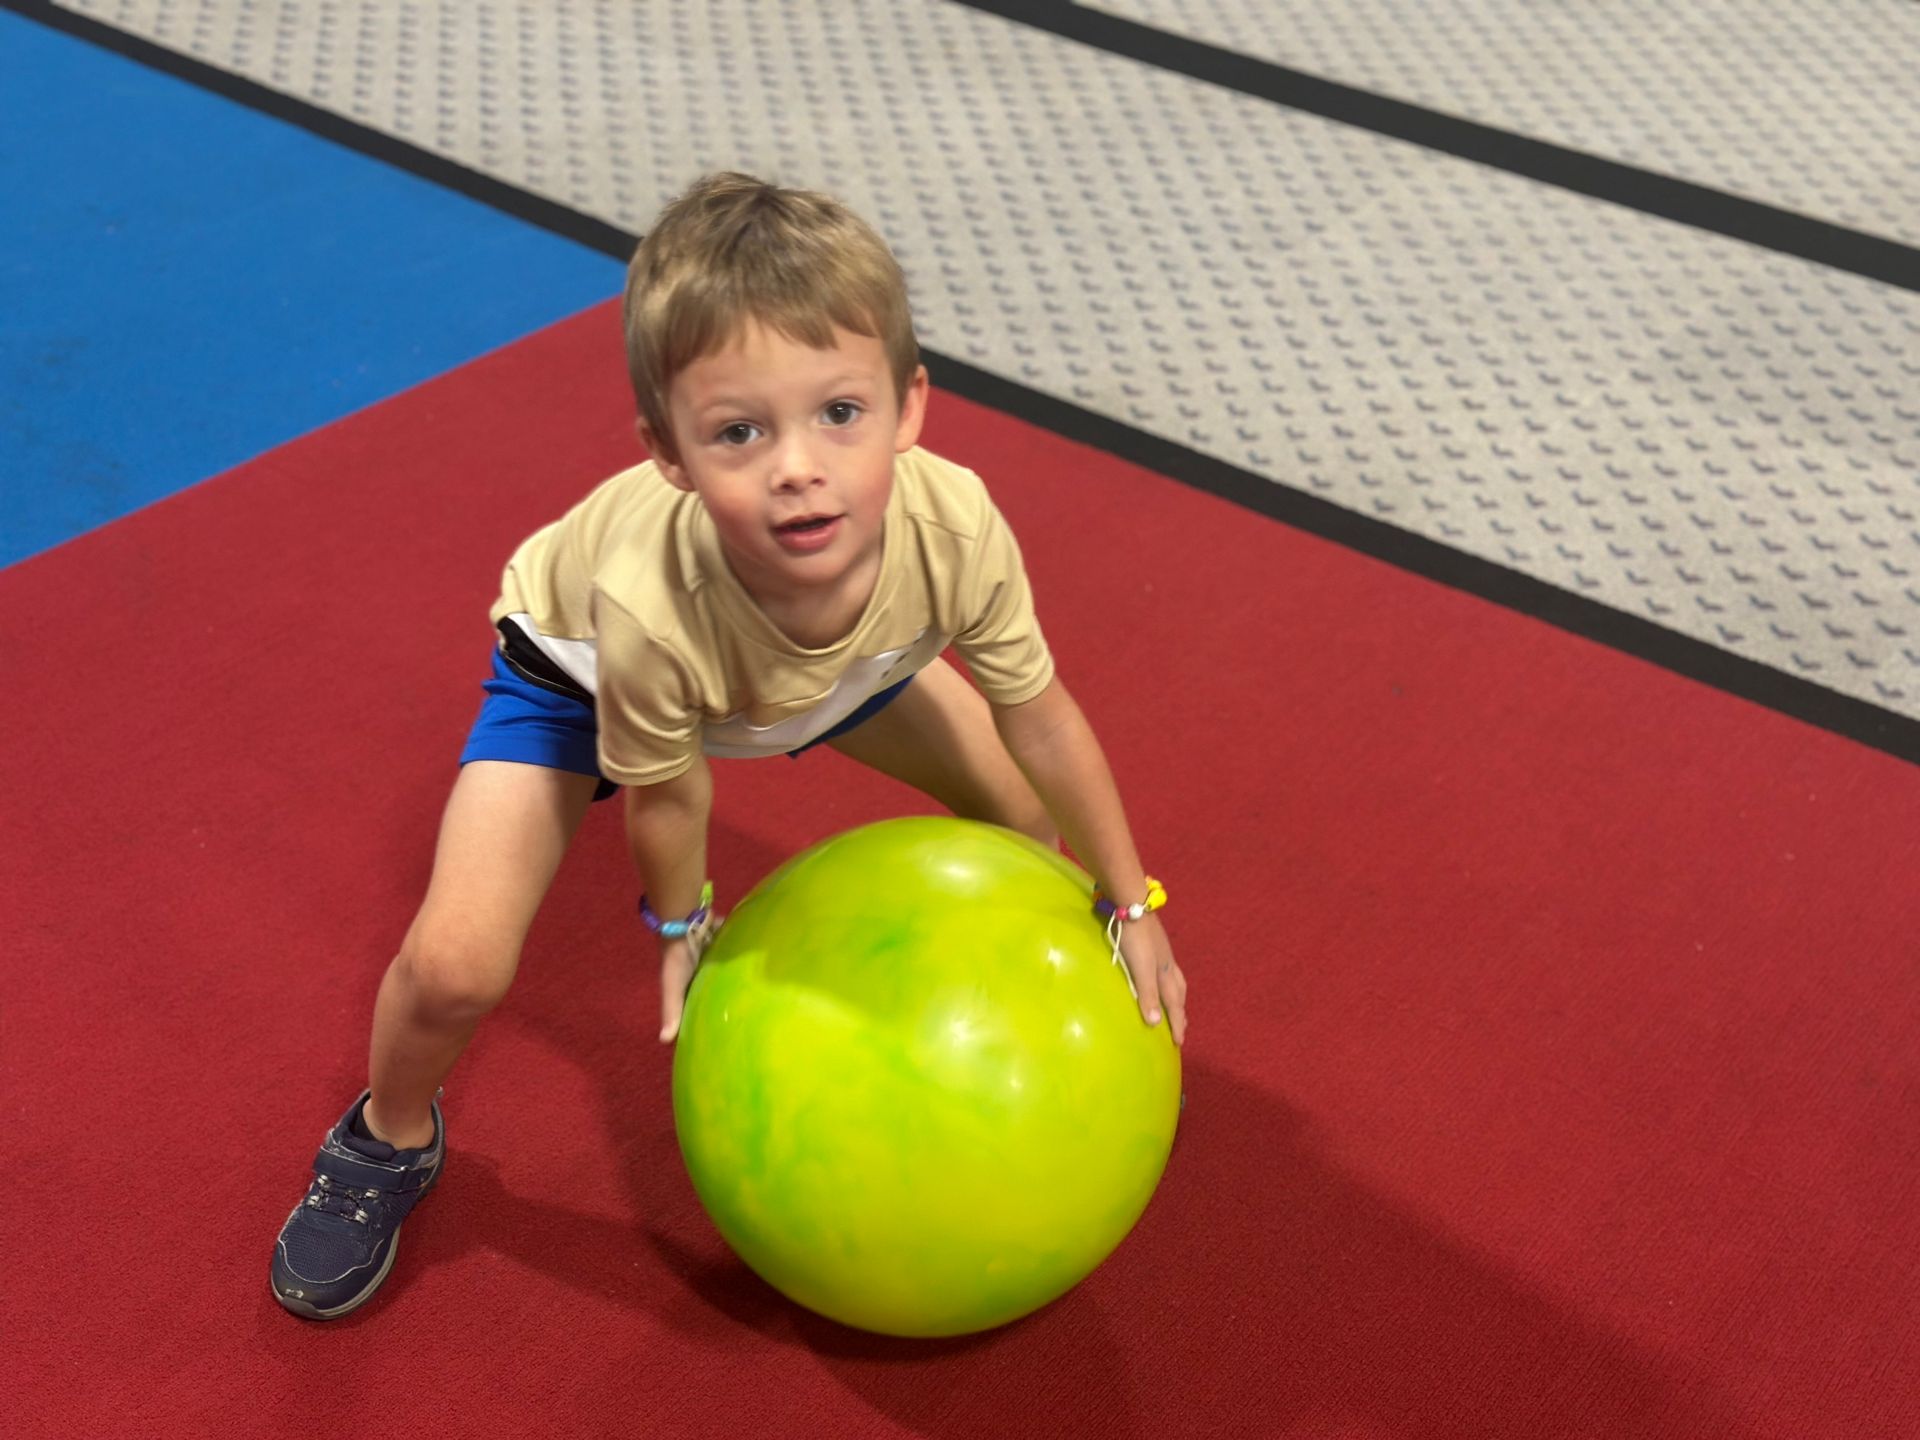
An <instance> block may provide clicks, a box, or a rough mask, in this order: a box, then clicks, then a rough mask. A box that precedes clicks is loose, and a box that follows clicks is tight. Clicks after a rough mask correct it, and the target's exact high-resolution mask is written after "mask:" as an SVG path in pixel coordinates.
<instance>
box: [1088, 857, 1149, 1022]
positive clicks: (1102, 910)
mask: <svg viewBox="0 0 1920 1440" xmlns="http://www.w3.org/2000/svg"><path fill="white" fill-rule="evenodd" d="M1166 903H1167V887H1166V886H1164V885H1162V884H1161V883H1160V882H1159V881H1158V880H1156V879H1154V878H1153V877H1152V876H1151V875H1149V876H1147V898H1146V899H1144V900H1141V901H1138V902H1136V903H1135V904H1132V905H1117V904H1115V903H1114V902H1113V901H1111V900H1109V899H1108V898H1107V897H1106V896H1105V895H1104V894H1102V893H1101V891H1100V890H1099V888H1098V887H1097V886H1096V887H1095V889H1094V892H1093V913H1094V914H1096V915H1098V916H1099V917H1100V918H1101V919H1103V920H1105V921H1106V922H1107V943H1108V944H1110V945H1112V946H1113V963H1114V964H1115V965H1117V966H1119V967H1120V973H1121V974H1122V975H1124V976H1126V977H1127V989H1128V990H1129V991H1130V992H1132V994H1133V998H1134V999H1136V1000H1138V999H1139V998H1140V990H1139V987H1138V986H1136V985H1135V984H1134V983H1133V972H1132V971H1131V970H1129V969H1127V962H1126V957H1125V956H1123V955H1122V954H1121V953H1120V932H1121V930H1122V929H1124V928H1125V927H1126V926H1127V925H1128V924H1131V923H1132V922H1133V921H1135V920H1144V919H1146V917H1147V916H1148V915H1150V914H1152V913H1153V912H1154V911H1155V910H1158V909H1160V908H1161V907H1162V906H1164V905H1165V904H1166Z"/></svg>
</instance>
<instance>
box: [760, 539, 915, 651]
mask: <svg viewBox="0 0 1920 1440" xmlns="http://www.w3.org/2000/svg"><path fill="white" fill-rule="evenodd" d="M880 562H881V556H880V552H879V551H878V550H877V549H876V550H875V551H874V553H873V554H872V555H870V556H869V557H867V559H866V561H865V562H864V563H863V564H861V565H858V566H856V567H855V568H854V569H853V570H851V571H849V572H848V573H847V575H846V576H845V577H844V579H843V580H842V582H841V583H840V584H839V585H838V586H836V587H835V588H834V589H833V590H832V591H830V592H826V593H821V592H818V591H812V590H802V591H790V592H784V593H770V594H766V593H761V592H759V591H758V590H756V589H755V588H754V587H753V586H751V585H749V584H748V583H747V582H746V581H745V579H744V578H742V579H741V588H742V589H744V590H745V591H746V592H747V594H748V596H749V597H750V598H751V599H752V600H753V603H754V604H755V605H757V606H758V607H759V609H760V613H761V614H762V615H765V616H766V617H767V619H768V620H769V621H771V622H772V624H773V627H774V629H776V630H778V631H779V632H780V633H781V634H782V635H784V636H786V637H787V639H789V640H791V641H792V642H793V643H794V644H795V645H798V646H799V647H800V648H801V649H803V650H824V649H826V648H827V647H828V646H830V645H835V644H838V643H839V642H840V641H842V640H844V639H846V637H847V636H848V635H850V634H852V633H853V629H854V627H855V626H856V625H858V624H859V623H860V617H861V616H863V615H865V614H866V613H867V605H868V603H869V602H870V601H871V600H872V599H873V592H874V589H875V587H876V586H878V585H879V583H880ZM735 574H736V575H738V572H737V571H736V572H735Z"/></svg>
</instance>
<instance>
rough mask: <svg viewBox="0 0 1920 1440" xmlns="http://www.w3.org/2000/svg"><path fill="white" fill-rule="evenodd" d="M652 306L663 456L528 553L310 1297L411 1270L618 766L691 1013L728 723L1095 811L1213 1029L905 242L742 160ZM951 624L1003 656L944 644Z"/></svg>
mask: <svg viewBox="0 0 1920 1440" xmlns="http://www.w3.org/2000/svg"><path fill="white" fill-rule="evenodd" d="M626 333H627V355H628V365H629V369H630V371H631V374H632V379H633V388H634V394H635V397H636V399H637V401H638V404H639V412H640V421H639V433H640V438H641V440H642V442H643V443H644V444H645V445H646V447H647V449H648V451H649V452H650V453H651V454H652V456H653V459H652V460H650V461H649V462H648V463H646V464H644V465H641V466H639V467H637V468H635V469H632V470H628V471H625V472H624V473H622V474H620V475H616V476H615V477H614V478H613V479H611V480H609V481H607V482H606V483H605V484H604V485H602V486H601V487H600V488H599V489H597V490H595V491H594V492H593V493H592V494H590V495H589V496H588V497H587V498H586V499H585V500H584V501H582V502H581V503H580V504H579V505H578V506H576V507H575V508H574V509H573V510H572V511H571V512H569V513H568V514H567V515H566V516H565V517H564V518H562V519H561V520H559V521H558V522H556V523H555V524H553V525H549V526H548V527H547V528H545V529H544V530H541V531H539V532H538V533H536V534H535V535H533V536H532V537H531V538H530V539H528V540H527V541H526V542H525V543H524V544H522V545H521V547H520V549H519V550H518V551H517V552H516V553H515V554H514V556H513V558H512V560H511V561H510V562H509V563H508V566H507V569H506V574H505V578H504V581H503V584H502V593H501V596H500V599H499V600H498V602H497V603H496V604H495V606H494V611H493V618H494V621H495V623H496V625H497V627H498V630H499V632H500V643H499V647H498V649H497V651H496V653H495V655H494V659H493V677H492V678H491V679H490V680H488V681H487V682H485V686H484V688H485V690H486V692H487V699H486V701H485V703H484V704H483V706H482V708H481V712H480V716H479V719H478V720H477V721H476V722H475V724H474V728H473V732H472V735H471V736H470V738H469V740H468V744H467V748H466V751H465V752H464V754H463V755H462V757H461V761H462V768H461V771H460V776H459V779H458V781H457V782H456V783H455V785H454V787H453V794H452V797H451V798H450V800H449V801H448V804H447V810H446V814H445V817H444V819H443V820H442V823H441V830H440V840H439V845H438V848H437V850H436V852H435V857H434V864H433V876H432V880H431V881H430V883H429V885H428V888H427V894H426V899H425V900H424V902H423V903H422V905H421V907H420V912H419V914H418V916H416V918H415V919H414V922H413V925H412V927H411V928H410V929H409V930H408V932H407V935H406V938H405V939H404V940H403V941H402V943H401V946H400V952H399V954H398V955H397V956H396V957H395V959H394V960H393V962H392V964H391V965H390V966H389V967H388V970H387V973H386V978H385V979H384V980H383V981H382V983H381V986H380V993H379V999H378V1001H377V1002H376V1004H375V1007H374V1017H373V1044H372V1056H371V1061H370V1071H369V1088H368V1090H367V1091H366V1092H365V1093H363V1094H362V1095H361V1096H360V1098H359V1099H358V1100H356V1101H355V1102H354V1103H353V1105H352V1106H351V1107H350V1108H349V1109H348V1110H347V1113H346V1114H345V1115H343V1116H342V1117H341V1119H340V1121H339V1123H338V1124H337V1125H335V1126H334V1127H333V1129H332V1130H331V1131H330V1132H328V1134H327V1137H326V1139H325V1140H324V1142H323V1143H322V1145H321V1148H320V1153H319V1155H318V1157H317V1158H316V1159H315V1161H314V1166H313V1170H314V1176H313V1181H312V1184H311V1186H310V1187H309V1189H308V1191H307V1194H306V1196H305V1197H304V1198H303V1199H302V1200H301V1202H300V1203H299V1204H298V1205H297V1206H296V1207H295V1208H294V1210H293V1213H292V1214H291V1215H290V1216H289V1217H288V1219H287V1223H286V1225H285V1227H284V1228H283V1229H282V1230H281V1232H280V1238H279V1241H278V1243H277V1244H276V1245H275V1247H274V1254H273V1262H272V1270H271V1280H272V1285H273V1293H274V1296H275V1297H276V1298H277V1299H278V1300H279V1301H280V1303H281V1304H282V1305H284V1306H285V1307H286V1308H287V1309H289V1310H291V1311H293V1312H294V1313H295V1314H297V1315H303V1316H307V1317H309V1318H312V1319H322V1320H324V1319H332V1318H334V1317H335V1316H339V1315H344V1314H345V1313H347V1312H348V1311H350V1310H352V1309H354V1308H355V1307H356V1306H358V1305H360V1304H362V1303H363V1302H364V1301H366V1300H367V1299H368V1298H369V1297H370V1296H371V1295H372V1294H373V1293H374V1291H375V1290H376V1289H378V1288H379V1285H380V1282H381V1281H382V1280H384V1279H385V1278H386V1274H387V1271H388V1270H389V1268H391V1266H392V1264H393V1257H394V1252H395V1246H396V1242H397V1240H398V1238H399V1231H400V1225H401V1222H402V1221H403V1220H404V1219H405V1218H406V1216H407V1213H408V1211H409V1210H410V1209H411V1208H412V1207H413V1205H414V1204H415V1202H417V1201H418V1200H419V1199H420V1197H421V1196H422V1195H423V1194H425V1193H426V1191H427V1190H428V1188H429V1187H431V1186H432V1184H433V1183H434V1181H435V1180H436V1179H437V1178H438V1176H439V1173H440V1166H441V1162H442V1159H443V1157H444V1154H445V1132H444V1130H443V1127H442V1124H441V1116H440V1107H439V1104H438V1103H437V1095H438V1091H439V1086H440V1083H441V1081H442V1080H443V1079H445V1078H446V1075H447V1072H448V1071H449V1070H450V1069H452V1067H453V1063H454V1061H455V1060H456V1059H457V1058H458V1057H459V1055H460V1052H461V1051H462V1050H463V1049H464V1048H465V1046H466V1044H467V1042H468V1040H469V1039H471V1038H472V1035H473V1032H474V1029H475V1027H476V1026H477V1025H478V1024H479V1022H480V1020H481V1018H482V1017H483V1016H484V1015H486V1013H487V1012H488V1011H489V1010H491V1009H492V1008H493V1007H494V1006H495V1005H496V1004H498V1003H499V1001H500V999H501V998H502V996H504V995H505V994H506V991H507V986H508V984H509V983H510V982H511V981H512V979H513V974H514V970H515V967H516V966H517V965H518V964H519V960H520V947H521V944H522V942H523V941H524V939H525V937H526V933H527V929H528V927H529V925H531V923H532V921H533V916H534V911H535V909H536V908H537V907H538V905H539V903H540V900H541V898H542V897H543V896H544V895H545V893H546V890H547V887H548V885H549V884H550V882H551V881H552V879H553V875H554V871H555V869H556V868H557V867H558V865H559V863H560V858H561V855H562V853H563V852H564V851H565V849H566V847H567V844H568V842H569V841H570V840H571V838H572V836H573V834H574V831H575V829H576V828H577V827H578V826H579V824H580V822H581V820H582V818H583V817H584V816H585V814H586V811H587V807H588V805H589V804H590V803H591V802H592V801H594V800H595V799H599V798H605V797H606V796H609V795H611V794H613V793H615V791H616V790H617V791H619V792H620V793H622V794H623V795H624V804H625V810H626V833H627V838H628V842H629V844H630V847H631V849H632V852H633V858H634V861H635V864H636V866H637V867H638V869H639V871H640V874H641V876H642V879H643V883H644V885H645V891H646V893H645V896H644V898H643V900H642V916H643V918H644V919H645V920H646V921H647V924H648V928H650V929H652V930H653V931H654V932H655V933H656V935H658V936H659V937H660V1038H661V1040H662V1041H671V1040H672V1039H673V1038H674V1036H675V1035H676V1033H677V1032H678V1030H679V1026H680V1012H681V1005H682V1002H683V1000H684V998H685V995H686V991H687V986H688V984H689V982H690V981H691V980H692V978H693V971H694V966H695V964H696V963H697V961H698V959H699V950H700V947H701V946H702V944H704V941H705V936H706V934H707V932H708V928H709V926H710V923H711V920H710V913H709V912H710V905H709V900H708V897H707V892H706V891H705V888H704V887H705V879H706V873H707V870H706V861H707V855H706V847H707V818H708V812H709V808H710V804H711V801H712V796H713V786H712V780H711V777H710V775H709V772H708V768H707V759H706V757H707V756H710V755H720V756H757V755H777V754H797V753H799V752H800V751H803V750H806V749H808V748H810V747H811V746H814V745H817V744H823V743H824V744H830V745H832V746H833V747H834V748H835V749H837V750H839V751H841V752H842V753H843V754H846V755H850V756H852V757H853V758H854V759H856V760H859V761H862V762H863V763H865V764H867V765H870V766H872V767H873V768H875V769H877V770H880V771H882V772H883V773H885V774H888V775H891V776H894V777H896V778H897V779H900V780H904V781H906V782H907V783H908V784H911V785H914V786H917V787H918V788H919V789H920V790H922V791H924V792H925V793H926V794H928V795H929V796H931V797H933V799H935V800H937V801H939V802H940V803H941V804H942V805H945V806H946V807H947V808H949V809H950V810H952V811H954V812H955V813H956V814H959V815H962V816H967V817H970V818H973V819H979V820H986V821H991V822H994V823H996V824H1000V825H1006V826H1010V827H1012V828H1015V829H1018V830H1022V831H1024V832H1026V833H1027V834H1029V835H1033V836H1035V837H1037V838H1039V839H1041V840H1044V841H1046V842H1047V843H1049V844H1051V843H1055V842H1056V840H1057V838H1058V836H1060V835H1064V836H1065V838H1066V839H1067V841H1068V843H1069V844H1071V845H1072V847H1073V849H1074V851H1075V852H1076V854H1077V855H1078V856H1079V857H1080V859H1081V860H1082V862H1083V863H1085V864H1086V865H1087V866H1088V868H1090V869H1091V870H1092V871H1093V872H1094V874H1095V876H1096V878H1097V879H1098V881H1099V883H1100V885H1101V888H1102V892H1103V894H1104V895H1107V896H1112V897H1115V898H1116V899H1117V900H1118V901H1119V902H1120V904H1121V905H1122V906H1123V907H1125V908H1123V909H1122V911H1121V913H1120V916H1119V919H1118V921H1117V922H1116V923H1119V924H1120V931H1119V934H1120V943H1121V949H1122V953H1123V958H1124V959H1125V962H1126V966H1127V970H1128V973H1129V975H1130V977H1131V980H1132V983H1133V986H1134V989H1135V992H1136V993H1137V995H1138V997H1139V1002H1140V1008H1141V1012H1142V1015H1143V1018H1144V1021H1145V1023H1147V1024H1149V1025H1156V1024H1159V1023H1160V1021H1161V1019H1162V1015H1161V1010H1162V1007H1163V1006H1164V1008H1165V1012H1166V1013H1165V1018H1166V1021H1167V1023H1168V1024H1169V1025H1170V1026H1171V1028H1172V1031H1173V1036H1174V1039H1175V1040H1176V1041H1179V1040H1182V1039H1183V1038H1184V1035H1185V1031H1186V1005H1185V999H1186V980H1185V978H1184V977H1183V976H1182V975H1181V973H1180V970H1179V968H1178V967H1177V966H1176V965H1175V964H1174V960H1173V953H1172V951H1171V949H1170V948H1169V946H1168V944H1167V938H1166V934H1165V932H1164V931H1163V930H1162V929H1161V926H1160V921H1159V917H1158V916H1157V915H1155V914H1153V913H1152V911H1151V908H1150V907H1149V906H1148V905H1147V904H1145V903H1143V902H1145V901H1146V900H1147V899H1148V896H1149V885H1148V881H1147V878H1146V876H1145V874H1144V873H1143V872H1142V870H1141V867H1140V860H1139V858H1138V856H1137V855H1136V854H1135V852H1134V846H1133V841H1132V839H1131V837H1130V836H1129V834H1128V831H1127V823H1126V819H1125V816H1124V815H1123V813H1122V811H1121V806H1120V799H1119V796H1118V795H1117V794H1116V793H1115V790H1114V785H1113V779H1112V776H1111V774H1110V773H1109V771H1108V769H1107V763H1106V760H1105V758H1104V757H1103V755H1102V754H1101V751H1100V747H1099V745H1098V743H1097V742H1096V741H1095V739H1094V736H1093V733H1092V731H1091V730H1090V729H1089V728H1088V725H1087V722H1086V720H1085V718H1084V717H1083V716H1082V715H1081V713H1080V710H1079V707H1078V706H1076V705H1075V704H1074V702H1073V700H1072V698H1071V697H1070V696H1069V695H1068V694H1067V692H1066V689H1065V688H1064V687H1063V686H1062V685H1061V684H1060V682H1059V681H1058V680H1057V679H1055V678H1054V673H1053V662H1052V659H1051V657H1050V656H1049V654H1048V651H1047V647H1046V643H1045V641H1044V640H1043V639H1042V637H1041V634H1040V629H1039V626H1038V625H1037V623H1036V622H1035V619H1034V615H1033V609H1032V603H1031V599H1030V595H1029V591H1028V586H1027V579H1026V575H1025V573H1024V571H1023V570H1022V568H1021V563H1020V554H1019V550H1018V548H1017V547H1016V545H1015V543H1014V539H1013V536H1012V534H1011V533H1010V532H1009V531H1008V529H1007V526H1006V523H1005V521H1004V520H1002V519H1001V517H1000V514H999V512H998V511H997V510H996V509H995V508H994V506H993V503H992V501H991V500H989V499H988V497H987V493H986V491H985V489H984V488H983V487H982V485H981V483H980V481H979V479H978V478H977V477H976V476H974V475H973V474H972V473H970V472H969V471H966V470H963V469H960V468H959V467H958V466H955V465H952V464H950V463H948V462H946V461H944V460H940V459H938V458H936V457H935V456H933V455H930V454H928V453H927V452H925V451H923V450H920V449H918V448H917V447H916V441H917V440H918V438H919V435H920V426H921V421H922V419H923V417H924V415H925V413H926V405H927V372H926V370H925V369H924V368H923V367H922V366H921V365H920V363H919V348H918V345H917V344H916V342H915V340H914V335H913V326H912V321H911V318H910V316H909V314H908V310H907V297H906V284H905V281H904V279H903V277H902V275H901V273H900V269H899V267H898V265H897V264H896V263H895V261H894V259H893V257H892V255H891V254H890V253H889V252H888V251H887V248H886V246H885V245H884V243H882V241H881V240H880V238H879V237H878V236H877V235H876V234H875V233H874V232H873V231H872V230H871V229H869V228H868V227H867V226H866V225H865V224H864V223H863V222H861V221H860V220H858V219H857V218H855V217H854V216H853V215H852V214H850V213H849V212H848V211H847V210H845V209H844V208H843V207H841V206H840V205H838V204H837V203H835V202H834V201H832V200H829V199H827V198H825V197H823V196H820V195H815V194H811V193H808V192H804V191H794V190H782V189H776V188H775V187H773V186H770V185H766V184H763V183H761V182H760V181H757V180H754V179H751V178H749V177H747V176H743V175H718V176H711V177H709V178H707V179H705V180H703V181H701V182H699V183H698V184H696V185H694V186H693V187H692V188H691V189H690V190H689V191H688V192H687V193H686V194H684V195H683V196H681V197H680V198H679V199H678V200H676V201H674V202H673V203H672V204H671V205H669V206H668V207H667V209H666V210H665V211H664V212H663V214H662V215H661V217H660V219H659V222H658V223H657V225H656V226H655V228H654V229H653V230H652V232H651V233H649V234H648V235H647V237H646V238H645V239H644V240H643V241H642V242H641V243H640V246H639V248H638V250H637V251H636V252H635V254H634V257H633V262H632V265H631V266H630V268H629V270H628V277H627V290H626ZM949 644H951V645H952V646H953V647H954V648H955V649H956V650H957V651H958V653H959V654H960V655H961V657H962V658H963V659H964V660H965V661H966V664H967V667H968V669H969V670H970V671H971V672H972V675H973V678H974V680H975V682H976V683H977V684H978V686H979V689H978V690H976V689H975V688H974V687H973V686H971V685H969V684H968V683H967V682H966V681H965V680H963V679H962V678H961V677H960V676H959V675H958V674H957V673H956V672H955V671H954V670H953V669H952V668H951V667H950V666H948V665H947V664H946V663H945V662H944V661H942V660H941V659H940V658H939V657H940V654H941V652H942V651H943V650H944V649H945V648H946V647H947V646H948V645H949ZM1056 827H1057V829H1056ZM1153 898H1154V900H1155V902H1156V903H1157V902H1158V900H1159V899H1160V898H1162V897H1161V896H1160V895H1159V894H1158V893H1156V894H1155V895H1154V897H1153ZM1087 923H1088V924H1099V923H1101V922H1100V921H1099V920H1097V919H1095V918H1094V917H1092V916H1089V917H1088V922H1087Z"/></svg>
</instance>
